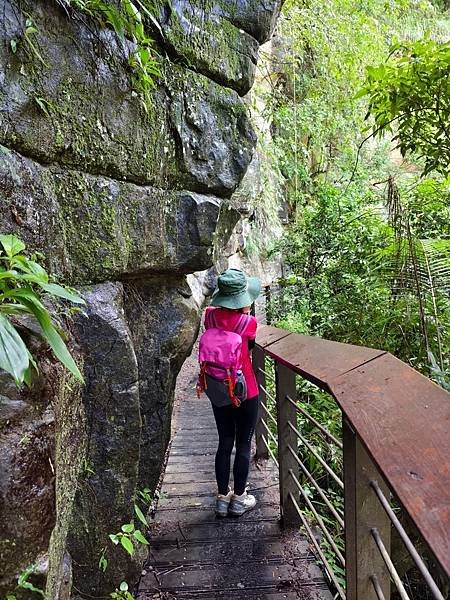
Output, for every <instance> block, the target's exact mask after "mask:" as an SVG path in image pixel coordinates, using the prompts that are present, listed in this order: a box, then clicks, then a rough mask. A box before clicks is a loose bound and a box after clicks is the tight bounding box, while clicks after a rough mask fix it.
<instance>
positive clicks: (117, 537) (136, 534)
mask: <svg viewBox="0 0 450 600" xmlns="http://www.w3.org/2000/svg"><path fill="white" fill-rule="evenodd" d="M120 529H121V531H119V532H118V533H114V534H113V533H111V534H110V535H109V539H110V540H111V541H112V543H113V544H114V545H116V546H118V545H119V544H120V545H121V546H122V547H123V548H124V549H125V550H126V551H127V552H128V554H129V555H130V556H133V554H134V550H135V547H134V545H135V544H136V543H139V544H144V545H145V546H148V545H149V542H148V540H147V539H146V538H145V536H144V534H143V533H142V531H141V530H140V529H136V528H135V525H134V523H133V522H132V523H125V524H124V525H122V527H121V528H120Z"/></svg>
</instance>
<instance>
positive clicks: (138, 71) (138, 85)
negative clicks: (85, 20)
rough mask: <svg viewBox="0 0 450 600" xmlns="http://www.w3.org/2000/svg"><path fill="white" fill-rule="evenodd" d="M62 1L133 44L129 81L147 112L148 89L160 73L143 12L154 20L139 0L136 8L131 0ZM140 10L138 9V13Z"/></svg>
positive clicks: (149, 94) (149, 90)
mask: <svg viewBox="0 0 450 600" xmlns="http://www.w3.org/2000/svg"><path fill="white" fill-rule="evenodd" d="M64 1H65V3H66V4H70V5H71V6H72V7H74V8H77V9H78V10H81V11H83V12H84V13H86V14H88V15H89V16H91V17H93V18H95V19H96V20H97V21H99V22H100V23H101V24H103V23H105V22H106V23H107V24H108V25H110V26H111V27H112V28H113V29H114V31H115V33H116V34H117V35H118V36H119V38H120V39H121V40H124V39H125V38H128V39H130V40H131V42H132V43H133V44H134V50H133V52H132V53H131V55H130V57H129V59H128V62H129V64H130V66H131V68H132V70H133V76H132V83H133V88H134V90H135V92H136V93H137V94H138V95H139V97H140V100H141V103H142V106H143V108H144V110H145V111H146V112H149V110H150V109H151V106H152V98H151V92H152V90H153V89H154V88H155V79H156V78H158V77H159V76H160V75H161V71H160V68H159V65H158V60H157V58H155V55H156V52H155V49H154V41H153V39H152V38H151V37H149V36H148V35H147V33H146V31H145V26H144V18H143V15H142V13H144V14H145V15H146V17H147V18H148V19H150V20H151V21H152V23H153V24H156V25H157V26H158V27H159V25H158V23H157V21H156V19H155V18H154V16H153V15H152V14H151V12H150V11H149V10H148V9H147V8H146V6H145V5H144V4H142V2H140V1H139V0H136V3H137V4H138V5H139V7H140V9H141V10H139V9H138V8H137V6H136V4H134V3H133V2H131V0H119V2H117V3H116V4H113V3H111V2H107V1H106V0H64ZM141 11H142V12H141Z"/></svg>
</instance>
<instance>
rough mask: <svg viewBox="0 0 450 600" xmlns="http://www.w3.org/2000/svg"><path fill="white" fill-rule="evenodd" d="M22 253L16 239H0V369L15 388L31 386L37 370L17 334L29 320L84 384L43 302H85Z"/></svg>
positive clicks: (62, 361)
mask: <svg viewBox="0 0 450 600" xmlns="http://www.w3.org/2000/svg"><path fill="white" fill-rule="evenodd" d="M24 250H25V244H24V243H23V242H22V240H20V239H19V238H17V237H16V236H14V235H0V368H1V369H3V370H4V371H6V372H7V373H9V374H10V375H12V376H13V377H14V380H15V382H16V384H17V385H20V384H22V383H23V382H25V383H26V384H27V385H31V380H32V373H33V370H35V371H37V370H38V367H37V364H36V361H35V360H34V358H33V356H32V355H31V353H30V351H29V350H28V348H27V346H26V344H25V342H24V340H23V339H22V337H21V335H20V333H19V331H18V327H19V326H20V325H21V324H22V321H21V319H23V318H24V317H29V316H31V317H32V318H33V319H34V320H35V321H37V323H38V325H39V327H40V334H41V335H42V337H43V338H44V339H45V340H46V341H47V342H48V344H49V345H50V347H51V348H52V350H53V352H54V354H55V356H56V357H57V358H58V360H59V361H60V362H61V363H62V364H63V365H64V366H65V367H66V368H67V369H69V371H71V372H72V373H73V374H74V375H75V377H76V378H77V379H79V380H80V381H83V377H82V375H81V373H80V371H79V369H78V367H77V365H76V363H75V361H74V360H73V358H72V356H71V354H70V353H69V351H68V349H67V347H66V345H65V343H64V341H63V339H62V337H61V335H60V333H59V332H58V329H57V327H56V325H55V324H54V322H53V320H52V317H51V315H50V313H49V311H48V309H47V308H46V306H45V305H44V304H43V301H44V299H45V298H63V299H64V300H67V301H69V302H73V303H75V304H77V305H81V304H84V300H83V299H82V298H81V297H80V296H79V295H78V294H77V293H76V292H75V291H74V290H72V289H70V288H67V287H63V286H61V285H58V284H56V283H52V282H51V281H50V278H49V275H48V273H47V272H46V271H45V269H44V268H43V267H42V266H41V265H40V264H39V263H37V262H36V261H35V260H34V258H35V257H29V256H27V255H26V254H24V253H23V251H24Z"/></svg>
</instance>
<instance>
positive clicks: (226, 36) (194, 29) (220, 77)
mask: <svg viewBox="0 0 450 600" xmlns="http://www.w3.org/2000/svg"><path fill="white" fill-rule="evenodd" d="M213 9H214V3H213V2H211V1H209V0H208V1H207V2H206V5H205V3H204V2H203V3H201V5H200V4H199V6H198V10H196V11H194V10H192V11H189V13H188V14H187V15H186V18H188V19H189V22H190V23H191V27H190V28H189V30H188V31H187V30H186V28H185V26H184V25H183V24H182V23H181V21H180V18H179V16H178V15H177V13H176V12H175V11H172V13H171V21H170V26H169V27H168V28H167V30H166V39H167V41H168V42H169V43H170V44H171V45H172V46H173V48H174V50H175V51H176V52H177V53H178V54H179V56H181V57H182V58H183V59H184V60H185V61H186V64H187V65H188V66H189V67H190V68H192V69H194V70H197V71H200V72H201V73H205V74H206V75H208V76H211V77H212V78H213V79H215V80H216V81H218V82H219V83H222V84H223V85H225V86H230V87H232V88H234V89H236V90H238V91H240V92H245V91H247V90H248V88H249V86H250V83H251V80H252V77H253V66H252V64H251V61H250V58H249V56H248V55H246V54H247V53H246V51H247V50H248V54H250V53H251V50H252V48H251V47H249V46H250V45H253V44H254V41H253V40H252V38H251V37H250V36H246V34H244V33H242V32H241V31H240V30H239V29H238V28H237V27H235V26H234V25H233V24H232V23H230V21H228V20H227V19H224V18H220V19H219V21H216V20H215V19H205V18H203V17H202V15H207V14H210V13H211V12H212V11H213ZM180 10H183V9H180Z"/></svg>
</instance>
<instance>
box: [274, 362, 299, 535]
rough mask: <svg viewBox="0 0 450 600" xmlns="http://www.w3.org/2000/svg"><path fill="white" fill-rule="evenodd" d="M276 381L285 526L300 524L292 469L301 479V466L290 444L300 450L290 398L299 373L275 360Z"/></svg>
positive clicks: (282, 512)
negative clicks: (290, 425)
mask: <svg viewBox="0 0 450 600" xmlns="http://www.w3.org/2000/svg"><path fill="white" fill-rule="evenodd" d="M275 381H276V398H277V423H278V463H279V465H280V510H281V521H282V524H283V526H284V527H299V525H300V524H301V519H300V516H299V514H298V512H297V509H296V508H295V506H294V504H293V502H292V500H291V496H290V495H291V494H292V496H293V497H294V498H295V499H297V498H298V496H299V491H298V489H297V487H296V485H295V482H294V480H293V478H292V476H291V475H290V474H289V471H292V472H293V473H294V474H295V476H296V477H297V478H299V466H298V463H297V461H296V460H295V458H294V457H293V456H292V453H291V452H290V451H289V446H290V447H291V448H293V449H294V450H296V449H297V435H296V434H295V432H294V431H293V430H292V429H291V428H290V427H289V425H288V423H289V422H291V423H292V425H293V426H294V427H296V426H297V411H296V409H295V406H293V405H292V404H291V402H289V401H288V400H287V399H286V396H289V397H290V398H295V373H294V371H292V370H291V369H289V368H288V367H285V366H284V365H282V364H281V363H278V362H277V363H275Z"/></svg>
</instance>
